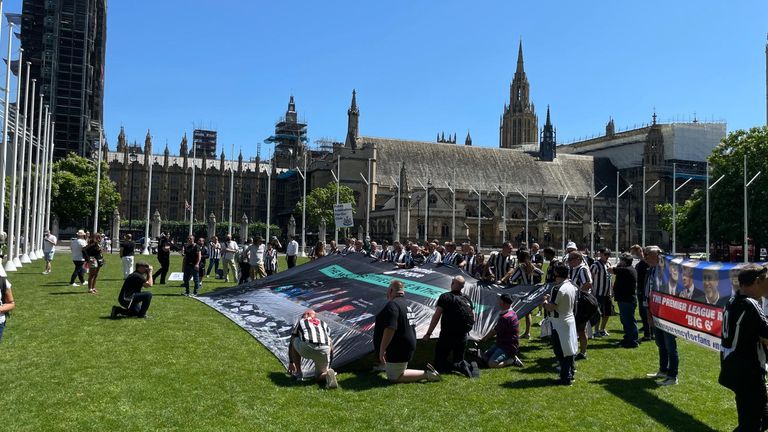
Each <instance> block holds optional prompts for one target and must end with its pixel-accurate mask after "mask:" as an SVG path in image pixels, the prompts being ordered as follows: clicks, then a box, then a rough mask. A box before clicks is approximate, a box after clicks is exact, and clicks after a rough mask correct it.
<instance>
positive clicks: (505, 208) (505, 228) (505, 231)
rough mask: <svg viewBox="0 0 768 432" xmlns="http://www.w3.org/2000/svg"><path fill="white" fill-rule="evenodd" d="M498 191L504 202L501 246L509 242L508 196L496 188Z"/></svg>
mask: <svg viewBox="0 0 768 432" xmlns="http://www.w3.org/2000/svg"><path fill="white" fill-rule="evenodd" d="M496 191H497V192H499V195H501V199H502V200H504V202H503V204H502V206H501V208H502V210H501V223H502V227H501V233H502V234H501V244H504V243H506V242H507V194H506V193H504V192H502V191H501V188H500V187H498V186H496Z"/></svg>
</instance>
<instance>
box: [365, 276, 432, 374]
mask: <svg viewBox="0 0 768 432" xmlns="http://www.w3.org/2000/svg"><path fill="white" fill-rule="evenodd" d="M387 299H388V300H389V302H388V303H387V304H386V305H385V306H384V309H382V311H381V312H379V314H378V315H376V324H375V326H374V329H373V348H374V352H376V353H378V356H379V364H380V365H381V366H384V369H385V371H386V372H387V379H388V380H389V381H390V382H394V383H407V382H417V381H423V380H427V381H440V374H438V373H437V371H435V368H434V367H432V365H430V364H429V363H427V369H428V370H426V371H423V370H416V369H408V362H409V361H411V359H413V353H414V352H415V351H416V328H415V327H414V324H413V321H414V314H413V311H412V310H411V307H410V306H408V301H407V300H405V289H404V286H403V283H402V282H401V281H399V280H393V281H392V282H390V284H389V288H388V289H387Z"/></svg>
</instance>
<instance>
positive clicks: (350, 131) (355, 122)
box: [344, 90, 360, 149]
mask: <svg viewBox="0 0 768 432" xmlns="http://www.w3.org/2000/svg"><path fill="white" fill-rule="evenodd" d="M356 94H357V92H356V91H355V90H352V104H351V105H350V106H349V110H347V140H346V141H345V142H344V145H345V146H346V147H352V148H354V149H356V148H357V137H358V134H359V132H360V129H359V121H360V110H358V109H357V97H356Z"/></svg>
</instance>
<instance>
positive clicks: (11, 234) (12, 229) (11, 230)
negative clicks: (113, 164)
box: [5, 48, 24, 271]
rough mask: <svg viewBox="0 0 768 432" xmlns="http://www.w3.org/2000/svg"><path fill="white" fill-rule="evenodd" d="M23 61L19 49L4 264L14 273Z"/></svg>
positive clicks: (7, 269) (20, 49)
mask: <svg viewBox="0 0 768 432" xmlns="http://www.w3.org/2000/svg"><path fill="white" fill-rule="evenodd" d="M23 61H24V48H19V72H18V75H17V76H16V119H15V121H14V122H13V123H14V125H13V144H12V145H13V165H12V166H11V213H10V214H11V217H10V220H9V224H8V257H7V261H6V263H5V271H16V269H17V267H21V261H19V258H18V256H17V255H16V251H17V248H16V243H17V241H18V238H17V237H16V171H17V169H18V165H19V163H18V162H19V115H20V114H19V111H20V104H21V97H20V95H21V67H22V65H23Z"/></svg>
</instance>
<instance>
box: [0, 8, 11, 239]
mask: <svg viewBox="0 0 768 432" xmlns="http://www.w3.org/2000/svg"><path fill="white" fill-rule="evenodd" d="M12 47H13V23H12V22H8V54H7V56H6V59H7V62H6V66H5V103H4V104H3V136H2V140H3V142H2V145H3V158H2V161H1V163H0V179H4V178H5V177H6V175H7V171H8V168H7V167H8V129H9V126H10V125H9V124H8V123H9V121H10V118H9V117H10V107H11V101H10V99H11V49H12ZM0 231H2V233H3V234H5V235H4V237H5V241H6V242H7V241H8V234H7V231H5V181H2V182H0Z"/></svg>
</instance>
